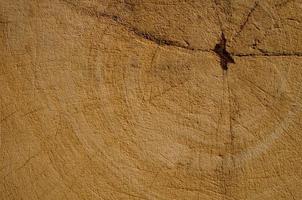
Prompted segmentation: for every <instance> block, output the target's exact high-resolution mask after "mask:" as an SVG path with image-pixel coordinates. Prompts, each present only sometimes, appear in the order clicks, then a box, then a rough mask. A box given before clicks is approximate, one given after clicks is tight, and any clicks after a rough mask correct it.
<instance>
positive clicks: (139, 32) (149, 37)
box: [62, 0, 212, 52]
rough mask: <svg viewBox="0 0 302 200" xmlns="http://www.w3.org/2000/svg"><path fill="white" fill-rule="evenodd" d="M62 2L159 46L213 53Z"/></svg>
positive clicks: (116, 17) (117, 17)
mask: <svg viewBox="0 0 302 200" xmlns="http://www.w3.org/2000/svg"><path fill="white" fill-rule="evenodd" d="M62 1H63V2H64V3H66V4H68V5H69V6H72V7H73V8H74V9H75V10H77V11H78V12H80V13H85V14H87V15H90V16H94V17H97V18H100V17H101V18H106V19H109V20H111V21H113V22H115V23H117V24H119V25H121V26H123V27H124V28H126V29H127V30H128V31H129V32H132V33H133V34H135V35H136V36H137V37H140V38H143V39H145V40H148V41H151V42H153V43H155V44H157V45H160V46H172V47H177V48H181V49H185V50H189V51H200V52H211V51H212V50H211V49H201V48H193V47H191V46H190V44H189V43H188V42H186V41H183V43H182V42H181V41H176V40H170V39H167V38H163V37H161V36H158V35H155V34H152V33H149V32H145V31H143V30H140V29H138V28H136V27H134V26H132V25H131V24H129V23H128V22H125V21H124V20H123V19H122V18H121V17H120V16H117V15H112V14H109V13H106V12H99V11H98V10H96V9H93V8H88V7H83V6H79V5H77V4H76V3H74V2H72V1H70V0H62Z"/></svg>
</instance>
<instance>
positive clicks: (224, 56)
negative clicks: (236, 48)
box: [214, 33, 235, 70]
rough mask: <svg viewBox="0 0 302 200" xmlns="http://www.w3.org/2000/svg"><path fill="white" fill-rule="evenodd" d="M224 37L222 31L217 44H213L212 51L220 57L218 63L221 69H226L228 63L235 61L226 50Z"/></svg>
mask: <svg viewBox="0 0 302 200" xmlns="http://www.w3.org/2000/svg"><path fill="white" fill-rule="evenodd" d="M226 42H227V40H226V38H225V36H224V33H222V34H221V39H220V42H219V43H218V44H216V45H215V48H214V52H215V53H216V54H217V55H218V56H219V58H220V65H221V67H222V69H223V70H227V69H228V64H229V63H235V61H234V59H233V58H232V56H231V54H230V53H229V52H228V51H227V50H226Z"/></svg>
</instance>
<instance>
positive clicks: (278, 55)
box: [231, 50, 302, 57]
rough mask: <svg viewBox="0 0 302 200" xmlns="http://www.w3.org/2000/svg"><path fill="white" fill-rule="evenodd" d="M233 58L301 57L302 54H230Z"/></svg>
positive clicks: (265, 52)
mask: <svg viewBox="0 0 302 200" xmlns="http://www.w3.org/2000/svg"><path fill="white" fill-rule="evenodd" d="M231 55H232V56H234V57H290V56H293V57H301V56H302V52H269V51H265V50H262V51H261V53H232V54H231Z"/></svg>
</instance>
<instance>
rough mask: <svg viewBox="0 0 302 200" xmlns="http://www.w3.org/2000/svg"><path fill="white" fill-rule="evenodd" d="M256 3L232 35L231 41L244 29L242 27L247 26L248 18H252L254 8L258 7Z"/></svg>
mask: <svg viewBox="0 0 302 200" xmlns="http://www.w3.org/2000/svg"><path fill="white" fill-rule="evenodd" d="M258 5H259V4H258V2H257V1H256V2H255V4H254V6H253V7H252V8H251V9H250V11H249V13H248V14H247V16H246V19H245V20H244V21H243V23H242V24H241V25H240V27H239V31H238V32H237V33H236V34H235V35H234V37H233V39H234V38H236V37H237V36H238V35H239V34H240V33H241V32H242V31H243V29H244V27H245V26H246V25H247V23H248V21H249V19H250V17H251V16H252V14H253V12H254V11H255V10H256V8H257V7H258Z"/></svg>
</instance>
